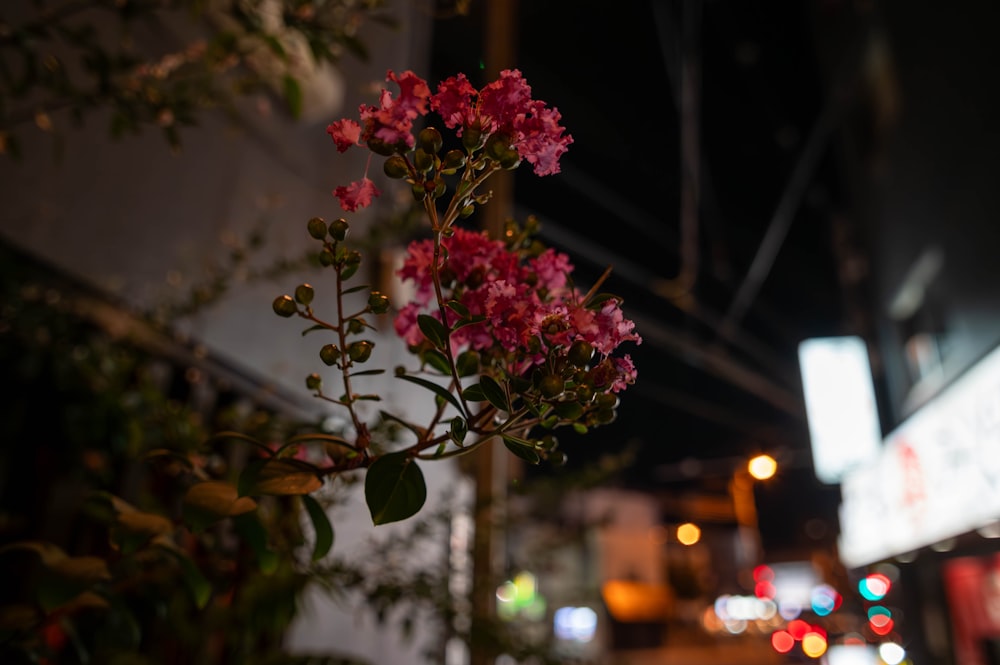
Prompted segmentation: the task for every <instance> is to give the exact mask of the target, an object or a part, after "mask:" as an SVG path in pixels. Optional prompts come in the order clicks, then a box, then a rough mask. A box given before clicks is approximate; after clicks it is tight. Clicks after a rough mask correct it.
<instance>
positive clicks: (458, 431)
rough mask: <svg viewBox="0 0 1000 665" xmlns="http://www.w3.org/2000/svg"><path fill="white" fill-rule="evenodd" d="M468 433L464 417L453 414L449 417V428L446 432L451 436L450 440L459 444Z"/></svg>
mask: <svg viewBox="0 0 1000 665" xmlns="http://www.w3.org/2000/svg"><path fill="white" fill-rule="evenodd" d="M468 433H469V425H468V423H466V422H465V419H464V418H462V417H461V416H455V417H454V418H452V419H451V430H450V431H449V432H448V434H449V435H450V436H451V439H452V441H454V442H455V443H457V444H458V445H459V446H461V445H462V443H464V442H465V435H466V434H468Z"/></svg>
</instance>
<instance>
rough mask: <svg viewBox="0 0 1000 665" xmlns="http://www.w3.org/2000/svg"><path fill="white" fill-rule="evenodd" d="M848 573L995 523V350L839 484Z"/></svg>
mask: <svg viewBox="0 0 1000 665" xmlns="http://www.w3.org/2000/svg"><path fill="white" fill-rule="evenodd" d="M841 496H842V502H841V506H840V527H841V534H840V543H839V546H840V558H841V561H843V563H844V564H845V565H846V566H848V567H857V566H863V565H866V564H869V563H872V562H874V561H879V560H881V559H885V558H888V557H892V556H896V555H900V554H906V553H909V552H913V551H915V550H918V549H920V548H921V547H925V546H928V545H933V544H935V543H939V542H941V541H944V540H947V539H949V538H954V537H955V536H959V535H961V534H963V533H966V532H969V531H972V530H974V529H977V528H979V527H982V526H983V525H985V524H989V523H991V522H994V521H996V519H997V518H998V517H1000V349H997V350H994V351H993V352H992V353H990V354H989V355H988V356H987V357H986V358H984V359H983V360H982V361H980V362H979V363H977V364H976V365H975V366H974V367H973V368H971V369H970V370H969V371H968V372H966V373H965V374H964V375H962V376H961V377H960V378H959V379H958V380H956V381H955V382H954V383H953V384H951V385H950V386H948V387H947V388H946V389H945V390H943V391H942V392H941V393H940V394H939V395H938V396H937V397H935V398H934V399H933V400H931V401H930V402H928V403H927V404H926V405H925V406H924V407H922V408H921V409H920V410H919V411H917V412H916V413H914V414H913V415H912V416H911V417H910V418H908V419H907V420H906V421H905V422H904V423H903V424H902V425H900V426H899V427H898V428H897V429H896V430H895V431H893V432H892V433H891V434H890V435H889V436H888V437H886V441H885V444H884V446H883V449H882V451H881V452H880V454H879V456H878V457H877V458H876V459H875V460H874V461H873V462H871V463H870V464H867V465H864V466H862V467H859V468H856V469H854V470H853V471H851V472H850V473H848V474H846V475H845V476H844V478H843V480H842V481H841Z"/></svg>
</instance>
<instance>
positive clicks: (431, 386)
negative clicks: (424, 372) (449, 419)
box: [398, 374, 462, 411]
mask: <svg viewBox="0 0 1000 665" xmlns="http://www.w3.org/2000/svg"><path fill="white" fill-rule="evenodd" d="M398 378H400V379H403V380H404V381H409V382H410V383H415V384H417V385H418V386H423V387H424V388H427V389H428V390H430V391H433V392H434V393H435V394H436V395H437V396H438V397H441V398H442V399H445V400H448V402H450V403H451V404H452V405H453V406H454V407H455V408H456V409H458V410H459V411H461V410H462V405H461V404H459V402H458V399H456V398H455V396H454V395H452V394H451V393H450V392H449V391H448V389H447V388H445V387H444V386H442V385H440V384H438V383H434V382H433V381H428V380H427V379H421V378H420V377H419V376H410V375H409V374H402V375H400V376H399V377H398Z"/></svg>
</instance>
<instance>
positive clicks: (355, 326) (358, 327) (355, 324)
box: [347, 319, 365, 335]
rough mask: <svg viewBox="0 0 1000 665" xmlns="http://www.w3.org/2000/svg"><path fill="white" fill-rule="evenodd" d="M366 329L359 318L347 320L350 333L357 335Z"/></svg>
mask: <svg viewBox="0 0 1000 665" xmlns="http://www.w3.org/2000/svg"><path fill="white" fill-rule="evenodd" d="M364 330H365V324H364V323H362V322H361V321H359V320H358V319H351V320H350V321H348V322H347V334H349V335H357V334H359V333H362V332H364Z"/></svg>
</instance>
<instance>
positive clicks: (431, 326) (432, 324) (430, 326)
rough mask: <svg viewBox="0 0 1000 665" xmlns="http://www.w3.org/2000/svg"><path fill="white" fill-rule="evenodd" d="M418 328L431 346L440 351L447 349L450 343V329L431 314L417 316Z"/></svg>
mask: <svg viewBox="0 0 1000 665" xmlns="http://www.w3.org/2000/svg"><path fill="white" fill-rule="evenodd" d="M417 326H419V327H420V332H422V333H423V334H424V337H426V338H427V339H428V340H429V341H430V343H431V344H433V345H434V346H436V347H438V348H439V349H443V348H445V345H446V344H447V343H448V329H447V328H445V327H444V324H443V323H441V322H440V321H438V320H437V319H435V318H434V317H433V316H431V315H430V314H420V315H418V316H417Z"/></svg>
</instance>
